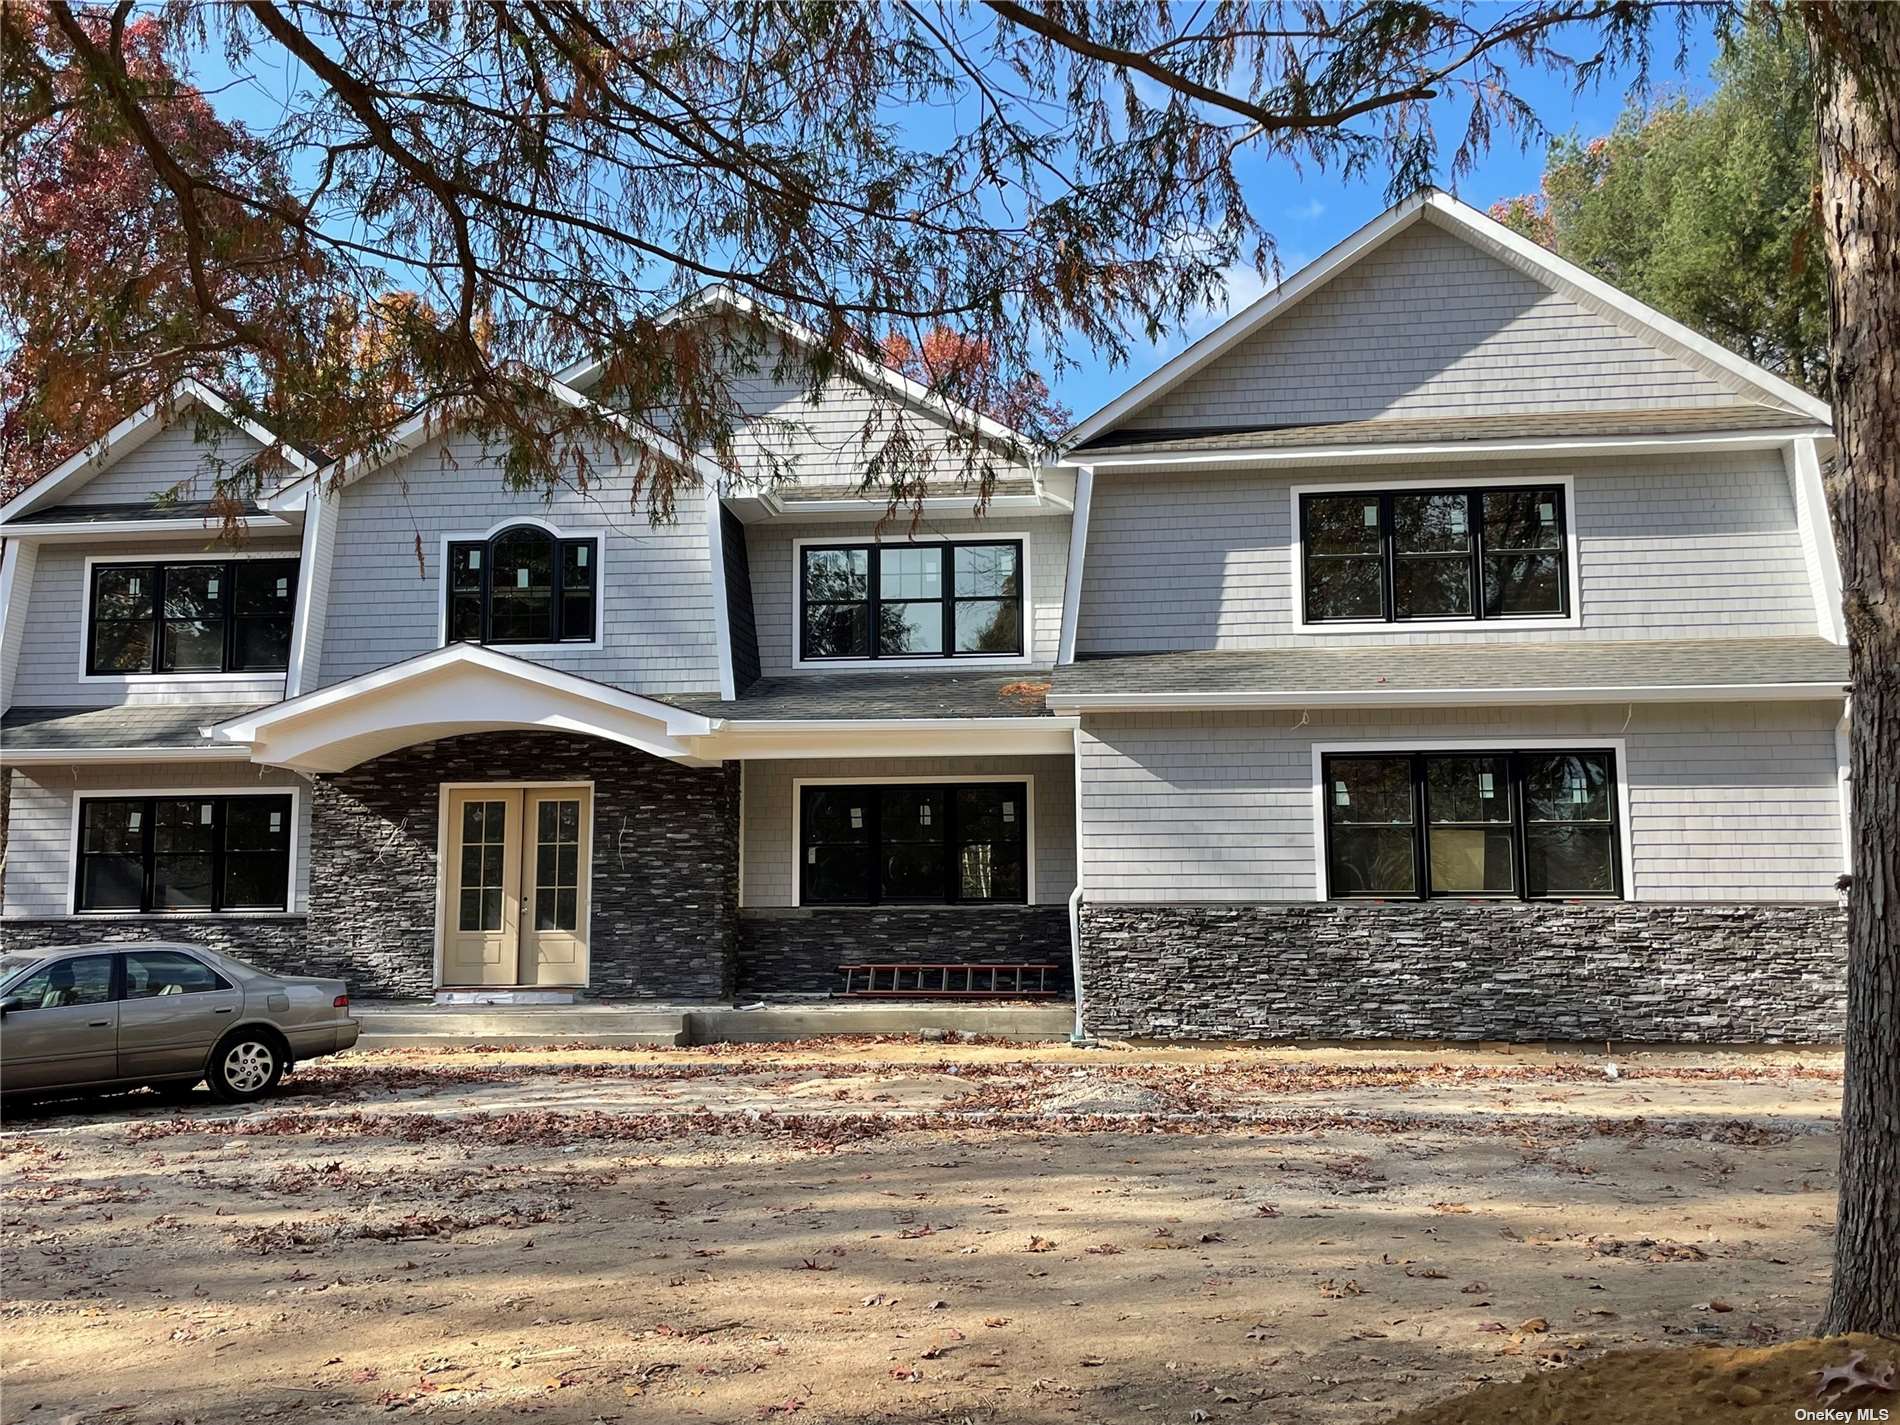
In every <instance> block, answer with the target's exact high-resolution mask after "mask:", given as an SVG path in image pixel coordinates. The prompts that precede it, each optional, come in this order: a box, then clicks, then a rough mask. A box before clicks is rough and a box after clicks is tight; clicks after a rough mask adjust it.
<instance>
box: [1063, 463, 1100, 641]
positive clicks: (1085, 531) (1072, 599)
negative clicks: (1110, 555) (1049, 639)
mask: <svg viewBox="0 0 1900 1425" xmlns="http://www.w3.org/2000/svg"><path fill="white" fill-rule="evenodd" d="M1094 507H1095V468H1094V467H1093V466H1091V465H1081V466H1077V467H1076V472H1075V509H1074V511H1073V513H1071V515H1070V516H1069V562H1068V565H1067V567H1066V568H1065V569H1064V570H1063V572H1062V625H1061V630H1060V632H1059V633H1058V634H1057V637H1056V666H1057V667H1061V666H1062V665H1063V664H1065V663H1073V662H1075V633H1076V627H1077V625H1078V624H1080V622H1081V620H1082V571H1083V569H1084V567H1085V566H1086V565H1087V562H1088V553H1089V513H1090V511H1091V510H1093V509H1094Z"/></svg>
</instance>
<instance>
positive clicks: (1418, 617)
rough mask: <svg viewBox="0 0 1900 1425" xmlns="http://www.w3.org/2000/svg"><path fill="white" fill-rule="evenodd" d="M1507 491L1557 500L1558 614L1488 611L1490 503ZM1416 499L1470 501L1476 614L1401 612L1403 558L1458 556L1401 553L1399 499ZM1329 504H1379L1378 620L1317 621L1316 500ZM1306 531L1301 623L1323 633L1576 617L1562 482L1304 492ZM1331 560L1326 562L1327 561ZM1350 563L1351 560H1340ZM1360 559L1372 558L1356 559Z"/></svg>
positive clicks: (1471, 591)
mask: <svg viewBox="0 0 1900 1425" xmlns="http://www.w3.org/2000/svg"><path fill="white" fill-rule="evenodd" d="M1507 490H1527V491H1539V490H1548V491H1550V492H1551V493H1552V494H1554V495H1555V496H1556V501H1555V504H1556V512H1557V519H1556V525H1557V545H1556V548H1555V549H1554V550H1553V551H1551V552H1553V553H1554V554H1555V555H1556V557H1557V609H1556V611H1555V612H1551V611H1549V610H1542V611H1535V612H1530V613H1489V612H1487V611H1486V609H1485V596H1484V567H1485V552H1486V551H1485V534H1484V497H1485V496H1486V495H1495V494H1498V493H1500V492H1502V491H1507ZM1416 495H1462V496H1463V497H1464V499H1465V518H1466V520H1467V522H1468V527H1469V530H1470V538H1471V547H1470V549H1469V551H1468V552H1467V553H1466V554H1465V555H1464V556H1463V558H1464V560H1465V566H1466V580H1467V589H1468V596H1469V600H1470V604H1471V612H1470V613H1459V614H1402V613H1400V612H1398V607H1397V605H1398V564H1399V560H1400V559H1401V558H1412V559H1456V558H1458V557H1459V556H1458V555H1455V554H1453V555H1444V554H1413V555H1409V556H1406V555H1401V554H1399V553H1398V539H1397V534H1396V530H1395V528H1394V521H1393V517H1392V502H1393V500H1394V498H1404V497H1407V496H1416ZM1327 499H1357V500H1368V499H1377V500H1378V502H1379V554H1378V555H1377V556H1376V557H1377V558H1378V559H1379V561H1380V573H1379V596H1380V609H1381V613H1380V616H1379V617H1378V618H1371V617H1368V616H1366V615H1363V614H1347V615H1343V616H1341V617H1337V618H1326V617H1316V616H1315V615H1314V613H1313V558H1314V555H1313V541H1312V538H1311V534H1310V511H1311V507H1312V503H1313V501H1314V500H1327ZM1299 526H1300V622H1301V623H1302V624H1304V625H1307V626H1311V627H1314V628H1323V627H1326V626H1327V625H1329V624H1366V623H1398V624H1411V623H1415V624H1446V623H1518V622H1532V623H1535V622H1545V621H1550V620H1563V619H1567V618H1569V617H1570V611H1571V607H1572V600H1573V599H1574V597H1575V593H1574V591H1573V590H1572V589H1571V587H1570V500H1569V488H1568V487H1567V486H1566V485H1564V484H1563V482H1561V481H1554V480H1506V481H1502V482H1500V483H1497V484H1479V485H1415V486H1403V485H1400V486H1393V487H1391V488H1381V487H1374V488H1371V489H1354V488H1352V487H1350V486H1349V487H1347V488H1345V489H1322V490H1302V491H1301V492H1300V508H1299ZM1321 557H1325V556H1321ZM1336 557H1346V556H1336ZM1354 557H1359V558H1369V557H1374V556H1370V555H1362V556H1354Z"/></svg>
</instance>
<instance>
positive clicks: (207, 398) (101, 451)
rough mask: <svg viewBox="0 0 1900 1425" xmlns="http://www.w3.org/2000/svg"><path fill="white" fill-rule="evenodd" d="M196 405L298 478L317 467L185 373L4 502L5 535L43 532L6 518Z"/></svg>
mask: <svg viewBox="0 0 1900 1425" xmlns="http://www.w3.org/2000/svg"><path fill="white" fill-rule="evenodd" d="M194 406H196V407H202V408H203V409H205V410H208V411H210V412H211V413H212V414H213V415H215V416H218V417H220V418H221V419H223V420H224V421H226V422H227V423H229V424H230V425H231V426H232V427H233V428H235V429H237V430H240V431H242V432H243V433H244V434H245V435H248V436H249V437H250V438H251V439H252V440H254V441H256V442H257V443H258V444H259V445H261V446H263V447H265V448H266V449H267V450H273V451H275V452H276V453H277V454H278V455H279V456H281V457H282V459H283V460H284V462H285V464H287V465H289V466H290V468H291V469H292V470H293V471H295V472H296V478H297V479H303V478H306V477H308V476H309V475H311V474H312V473H314V472H315V470H316V469H317V467H316V465H315V464H314V463H313V462H312V461H311V460H310V459H309V458H308V457H307V456H305V455H304V454H303V453H302V452H301V451H298V450H294V449H292V448H291V447H290V446H288V445H286V444H285V443H284V442H283V441H282V440H280V439H279V438H278V437H277V436H276V435H275V434H274V433H272V432H271V431H268V430H266V429H265V428H264V427H263V426H260V425H258V424H257V423H256V422H255V421H252V420H247V419H245V418H243V417H241V416H237V415H235V414H233V412H232V410H231V407H230V404H229V403H228V402H227V401H226V400H225V399H224V398H223V397H222V396H220V395H219V394H218V393H217V392H216V391H213V390H212V389H211V388H210V387H208V386H206V385H204V384H202V383H201V382H198V381H193V380H189V379H187V380H184V381H180V382H179V383H178V384H177V385H175V386H173V387H172V388H171V389H170V390H168V391H167V392H166V393H165V394H164V395H163V396H161V397H159V398H158V399H157V400H156V401H153V402H151V403H150V404H149V405H146V406H144V407H142V408H140V409H139V410H137V411H134V412H133V413H132V414H131V415H129V416H127V417H126V418H125V419H124V420H122V421H120V422H119V423H118V424H117V425H115V426H114V427H113V428H112V429H111V430H109V431H107V432H106V433H105V434H104V435H102V436H100V437H99V439H97V440H95V441H94V442H93V443H92V444H91V445H89V446H87V447H86V448H85V449H84V450H82V451H79V452H78V453H77V454H75V455H73V456H70V457H69V458H68V459H67V460H66V461H65V462H64V463H62V464H61V465H59V466H57V467H55V468H54V469H53V470H51V471H48V472H47V473H46V474H45V475H42V476H41V477H40V478H39V479H37V480H35V481H34V482H33V483H32V484H31V485H28V486H27V487H26V488H25V489H24V490H22V491H20V493H19V494H17V495H15V496H14V497H13V498H12V499H11V500H9V501H8V502H7V503H6V505H5V506H4V507H0V535H4V536H6V537H7V538H13V537H14V536H16V535H19V536H25V537H32V538H45V537H46V535H47V527H46V526H40V527H37V528H34V527H28V528H25V529H18V530H16V529H9V528H7V525H8V522H9V521H11V520H15V519H18V518H19V517H20V516H22V515H27V514H31V513H32V512H33V511H34V510H37V509H41V508H44V507H45V506H47V505H51V504H57V503H58V502H59V497H60V496H61V495H64V494H66V493H68V492H70V491H72V490H76V489H78V488H79V487H80V486H82V485H84V484H85V483H86V482H87V481H88V480H91V479H92V478H93V477H94V476H95V475H98V474H99V473H100V472H101V471H103V470H105V469H106V468H107V467H109V466H111V465H112V464H113V463H114V462H116V461H119V460H123V459H124V458H125V457H126V456H128V455H130V454H131V453H132V452H133V451H135V450H137V449H138V448H139V447H140V446H142V445H144V444H145V443H146V442H147V441H148V440H150V439H151V438H152V437H153V436H155V435H158V434H159V433H160V432H161V431H163V430H165V428H166V427H168V426H169V425H170V424H171V423H172V421H173V420H174V419H175V418H176V417H177V416H179V415H180V414H182V413H183V412H185V411H188V410H190V409H192V408H193V407H194ZM96 532H97V527H96V526H95V527H94V533H96ZM147 532H150V531H147Z"/></svg>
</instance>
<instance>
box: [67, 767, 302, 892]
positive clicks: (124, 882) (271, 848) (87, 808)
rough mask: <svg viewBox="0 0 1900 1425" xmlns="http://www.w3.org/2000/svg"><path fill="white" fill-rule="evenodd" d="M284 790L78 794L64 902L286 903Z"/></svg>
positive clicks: (288, 809)
mask: <svg viewBox="0 0 1900 1425" xmlns="http://www.w3.org/2000/svg"><path fill="white" fill-rule="evenodd" d="M292 815H293V805H292V798H290V797H288V796H251V795H246V796H235V797H234V796H222V797H220V796H203V797H180V796H153V797H88V798H85V799H84V800H82V801H81V802H80V803H79V845H78V847H77V848H76V859H75V875H76V884H75V890H74V895H73V908H74V909H75V910H80V911H120V912H133V911H138V912H146V911H173V912H193V911H195V912H207V911H212V912H215V911H282V910H288V909H289V908H290V824H291V816H292Z"/></svg>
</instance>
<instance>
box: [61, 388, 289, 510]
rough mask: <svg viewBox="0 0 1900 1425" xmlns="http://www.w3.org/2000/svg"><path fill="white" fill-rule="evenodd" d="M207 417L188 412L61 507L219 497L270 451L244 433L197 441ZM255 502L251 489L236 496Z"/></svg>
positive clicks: (223, 430) (232, 432) (222, 433)
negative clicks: (221, 485) (248, 464)
mask: <svg viewBox="0 0 1900 1425" xmlns="http://www.w3.org/2000/svg"><path fill="white" fill-rule="evenodd" d="M201 414H202V412H199V411H197V410H188V411H184V412H182V413H181V414H179V415H177V416H175V417H174V418H173V421H172V424H171V425H169V426H168V427H166V428H165V429H164V430H162V431H160V432H159V433H158V434H157V435H155V436H153V437H152V438H151V439H150V440H148V441H146V442H145V444H143V445H141V446H140V447H139V448H138V449H137V450H135V451H133V452H132V453H131V454H130V455H128V456H125V457H124V458H123V459H121V460H119V461H117V462H116V463H114V464H113V465H111V466H109V467H108V468H107V469H105V470H102V471H100V472H99V473H98V474H97V475H95V476H93V477H92V478H91V479H90V480H88V481H87V482H86V483H85V484H84V485H82V486H80V487H79V488H78V489H77V490H74V491H73V492H72V493H71V494H70V495H67V496H65V497H64V498H63V499H62V500H60V501H59V503H61V504H68V505H131V504H144V503H149V502H150V501H151V499H152V497H153V496H154V495H169V496H171V497H172V498H174V499H177V500H180V501H186V502H189V501H192V500H208V499H210V498H211V497H212V496H214V495H215V494H217V493H218V481H219V480H220V479H229V478H231V477H233V476H235V475H236V474H237V468H238V466H240V465H242V464H243V463H244V462H245V461H246V460H249V459H251V458H252V457H254V456H255V455H256V454H257V453H258V452H259V451H260V450H262V449H263V448H264V447H263V446H261V445H259V444H258V443H257V442H256V441H255V440H252V439H251V437H250V436H248V435H246V434H244V432H243V431H239V430H232V429H230V428H228V427H219V428H218V435H217V438H216V440H215V441H209V440H207V441H202V442H201V441H199V440H197V439H196V430H197V422H198V418H199V416H200V415H201ZM232 493H233V494H234V495H236V496H238V497H239V498H249V497H250V496H251V495H252V494H253V493H254V492H253V491H252V490H251V489H250V488H249V487H248V486H246V487H245V488H242V489H238V490H234V491H233V492H232Z"/></svg>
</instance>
